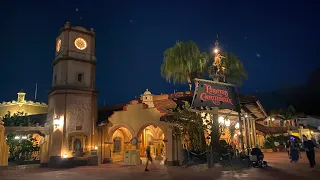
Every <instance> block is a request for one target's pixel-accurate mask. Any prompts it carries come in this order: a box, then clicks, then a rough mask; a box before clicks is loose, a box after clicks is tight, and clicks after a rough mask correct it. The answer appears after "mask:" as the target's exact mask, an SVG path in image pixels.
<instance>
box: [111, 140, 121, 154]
mask: <svg viewBox="0 0 320 180" xmlns="http://www.w3.org/2000/svg"><path fill="white" fill-rule="evenodd" d="M121 141H122V139H121V138H120V137H116V138H114V139H113V152H121Z"/></svg>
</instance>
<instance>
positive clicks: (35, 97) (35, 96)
mask: <svg viewBox="0 0 320 180" xmlns="http://www.w3.org/2000/svg"><path fill="white" fill-rule="evenodd" d="M37 93H38V83H36V89H35V91H34V100H36V99H37Z"/></svg>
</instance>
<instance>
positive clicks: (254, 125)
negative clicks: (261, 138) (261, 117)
mask: <svg viewBox="0 0 320 180" xmlns="http://www.w3.org/2000/svg"><path fill="white" fill-rule="evenodd" d="M252 129H253V139H254V145H257V144H258V141H257V132H256V121H255V120H253V122H252Z"/></svg>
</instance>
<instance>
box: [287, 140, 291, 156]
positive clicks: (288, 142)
mask: <svg viewBox="0 0 320 180" xmlns="http://www.w3.org/2000/svg"><path fill="white" fill-rule="evenodd" d="M290 146H291V143H290V140H288V141H287V143H286V150H287V153H288V156H289V158H290Z"/></svg>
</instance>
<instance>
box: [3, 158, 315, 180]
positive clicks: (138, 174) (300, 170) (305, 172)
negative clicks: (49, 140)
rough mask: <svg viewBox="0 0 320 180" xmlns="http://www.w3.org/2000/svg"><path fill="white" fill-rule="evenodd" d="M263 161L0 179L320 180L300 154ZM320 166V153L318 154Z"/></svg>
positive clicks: (15, 173) (13, 173)
mask: <svg viewBox="0 0 320 180" xmlns="http://www.w3.org/2000/svg"><path fill="white" fill-rule="evenodd" d="M265 157H266V160H267V161H268V162H269V165H270V166H272V167H271V168H264V169H259V168H250V169H246V170H232V171H231V170H226V169H220V168H215V169H210V170H205V171H196V170H195V169H194V168H193V169H192V168H182V167H171V166H162V165H151V167H150V171H149V172H144V166H143V165H139V166H123V165H122V164H119V163H117V164H106V165H101V166H99V167H78V168H73V169H65V170H52V169H47V168H41V169H40V168H39V169H25V170H5V171H0V179H1V180H42V179H43V180H126V179H129V180H130V179H132V180H133V179H140V180H144V179H146V180H149V179H152V180H160V179H161V180H166V179H175V180H176V179H177V180H179V179H183V180H189V179H190V180H191V179H215V180H226V179H245V180H270V179H272V180H278V179H279V180H280V179H281V180H282V179H284V178H286V179H298V178H299V179H303V180H309V179H310V180H312V179H319V177H320V168H319V167H316V168H313V169H311V168H309V166H308V163H307V159H306V157H305V155H304V154H303V158H302V160H301V162H299V163H298V164H291V163H290V162H289V159H288V156H287V155H286V153H266V154H265ZM317 162H319V163H320V152H318V153H317Z"/></svg>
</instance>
